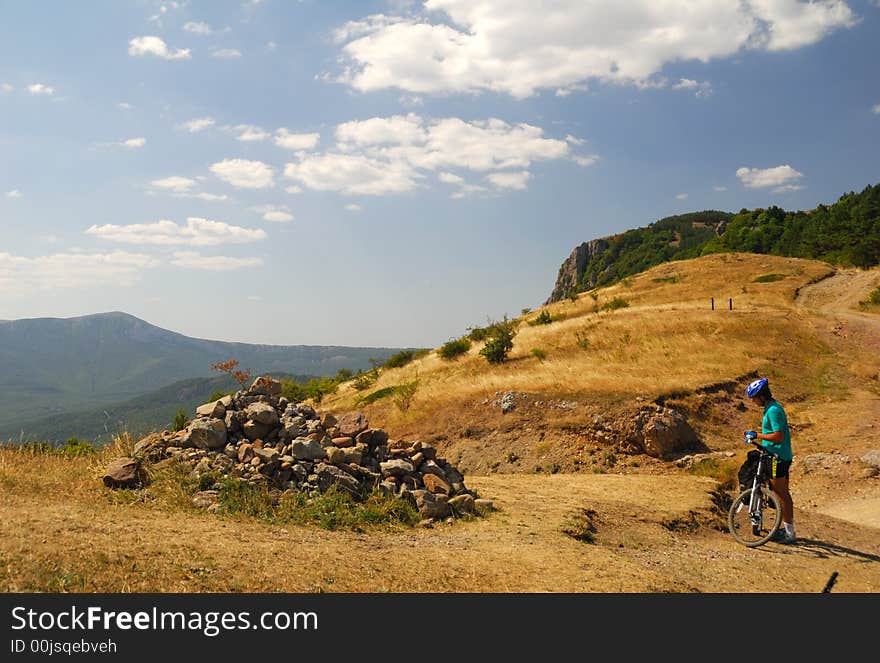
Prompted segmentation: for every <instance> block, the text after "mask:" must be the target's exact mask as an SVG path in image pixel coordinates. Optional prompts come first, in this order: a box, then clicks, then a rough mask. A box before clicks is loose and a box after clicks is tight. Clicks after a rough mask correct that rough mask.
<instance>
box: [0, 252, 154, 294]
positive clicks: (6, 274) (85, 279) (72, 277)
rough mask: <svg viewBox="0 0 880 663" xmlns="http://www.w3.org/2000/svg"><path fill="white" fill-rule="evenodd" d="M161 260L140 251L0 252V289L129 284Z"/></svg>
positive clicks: (24, 290) (13, 291)
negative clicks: (30, 256) (33, 256)
mask: <svg viewBox="0 0 880 663" xmlns="http://www.w3.org/2000/svg"><path fill="white" fill-rule="evenodd" d="M157 265H159V260H158V259H156V258H154V257H152V256H148V255H143V254H140V253H127V252H125V251H113V252H110V253H73V252H70V253H54V254H52V255H46V256H37V257H35V258H28V257H25V256H15V255H12V254H9V253H2V252H0V293H3V294H10V295H21V294H25V293H27V292H29V291H33V290H56V289H69V288H82V287H89V286H99V285H100V286H114V285H121V286H129V285H132V284H133V283H135V282H136V281H137V280H138V279H139V278H140V276H141V274H142V272H143V271H144V270H146V269H148V268H151V267H156V266H157Z"/></svg>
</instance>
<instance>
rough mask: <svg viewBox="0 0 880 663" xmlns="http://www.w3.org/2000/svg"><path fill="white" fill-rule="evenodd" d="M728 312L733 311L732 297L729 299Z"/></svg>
mask: <svg viewBox="0 0 880 663" xmlns="http://www.w3.org/2000/svg"><path fill="white" fill-rule="evenodd" d="M730 310H731V311H732V310H733V297H731V298H730Z"/></svg>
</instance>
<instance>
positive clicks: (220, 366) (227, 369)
mask: <svg viewBox="0 0 880 663" xmlns="http://www.w3.org/2000/svg"><path fill="white" fill-rule="evenodd" d="M211 370H214V371H219V372H221V373H226V374H228V375H231V376H232V379H233V380H235V381H236V382H238V384H239V385H241V388H242V389H244V388H245V384H246V383H247V382H248V380H250V379H251V371H250V369H248V370H246V371H244V370H241V369H240V368H239V367H238V359H230V360H229V361H221V362H218V363H216V364H211Z"/></svg>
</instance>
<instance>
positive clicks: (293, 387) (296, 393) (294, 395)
mask: <svg viewBox="0 0 880 663" xmlns="http://www.w3.org/2000/svg"><path fill="white" fill-rule="evenodd" d="M281 395H282V396H283V397H284V398H286V399H287V400H289V401H290V402H291V403H300V402H302V401H304V400H305V399H306V398H307V396H306V390H305V387H303V385H301V384H300V383H299V382H296V381H294V380H291V379H289V378H284V379H282V380H281Z"/></svg>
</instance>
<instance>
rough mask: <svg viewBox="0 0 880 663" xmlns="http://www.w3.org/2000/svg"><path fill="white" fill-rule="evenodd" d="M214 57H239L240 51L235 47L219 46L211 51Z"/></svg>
mask: <svg viewBox="0 0 880 663" xmlns="http://www.w3.org/2000/svg"><path fill="white" fill-rule="evenodd" d="M211 55H213V56H214V57H215V58H240V57H241V51H240V50H238V49H237V48H221V49H219V50H217V51H214V52H213V53H211Z"/></svg>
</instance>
